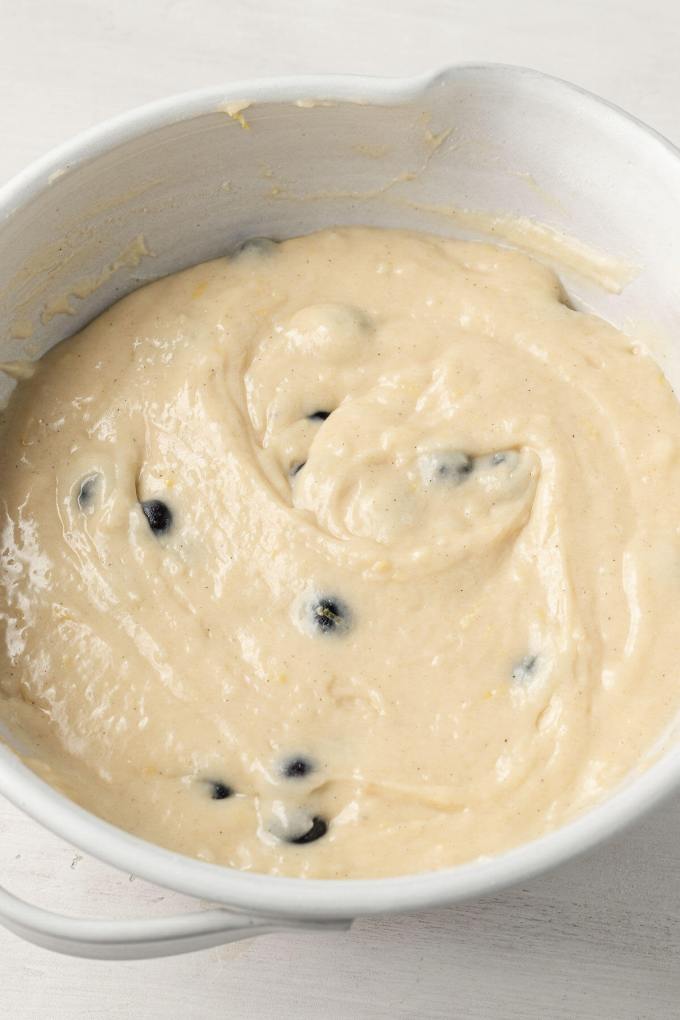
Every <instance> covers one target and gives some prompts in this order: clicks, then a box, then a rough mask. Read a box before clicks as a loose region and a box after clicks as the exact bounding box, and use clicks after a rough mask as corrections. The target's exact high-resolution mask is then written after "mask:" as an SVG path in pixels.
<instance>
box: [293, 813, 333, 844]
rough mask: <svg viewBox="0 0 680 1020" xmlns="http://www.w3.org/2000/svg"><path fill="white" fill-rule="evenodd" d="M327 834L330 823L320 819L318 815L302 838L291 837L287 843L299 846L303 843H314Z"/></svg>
mask: <svg viewBox="0 0 680 1020" xmlns="http://www.w3.org/2000/svg"><path fill="white" fill-rule="evenodd" d="M327 832H328V823H327V822H325V821H324V820H323V818H319V816H318V815H315V816H314V818H312V824H311V825H310V827H309V828H308V829H307V831H306V832H303V833H302V835H301V836H289V837H288V839H287V842H288V843H295V844H297V845H298V846H299V845H301V844H302V843H313V842H314V841H315V840H317V839H321V837H322V836H325V835H326V833H327Z"/></svg>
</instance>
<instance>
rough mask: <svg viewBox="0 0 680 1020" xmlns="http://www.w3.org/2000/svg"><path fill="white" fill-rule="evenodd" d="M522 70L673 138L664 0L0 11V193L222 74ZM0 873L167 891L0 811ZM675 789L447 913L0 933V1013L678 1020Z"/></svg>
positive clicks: (118, 899)
mask: <svg viewBox="0 0 680 1020" xmlns="http://www.w3.org/2000/svg"><path fill="white" fill-rule="evenodd" d="M470 60H492V61H501V62H506V63H519V64H527V65H531V66H534V67H538V68H540V69H542V70H546V71H550V72H552V73H553V74H556V75H559V76H562V77H565V78H568V79H571V80H573V81H576V82H579V83H580V84H582V85H584V86H586V87H587V88H590V89H592V90H594V91H596V92H599V93H600V94H602V95H604V96H607V97H608V98H610V99H612V100H614V101H615V102H617V103H619V104H621V105H622V106H624V107H626V108H628V109H629V110H630V111H632V112H633V113H635V114H637V115H638V116H639V117H641V118H642V119H643V120H646V121H648V122H649V123H651V124H653V125H654V126H655V127H657V128H659V129H660V130H661V131H663V132H664V133H666V134H667V135H668V136H669V137H670V138H672V139H673V140H675V141H676V142H680V4H679V3H678V0H450V2H445V0H361V2H354V0H110V2H102V0H0V183H2V182H3V181H4V180H5V179H6V178H7V177H9V176H10V175H11V174H12V173H14V172H15V171H17V170H19V169H20V168H21V167H23V166H24V165H25V164H26V163H27V162H28V161H29V160H31V159H33V158H34V157H35V156H38V155H39V154H41V153H43V152H44V151H45V150H46V149H48V148H49V147H51V146H52V145H55V144H56V143H58V142H59V141H61V140H62V139H64V138H66V137H68V136H70V135H71V134H73V133H74V132H76V131H79V130H80V129H82V128H86V127H89V126H90V125H92V124H94V123H96V122H97V121H100V120H102V119H103V118H105V117H109V116H110V115H112V114H115V113H118V112H120V111H122V110H125V109H127V108H129V107H131V106H135V105H138V104H140V103H144V102H147V101H148V100H151V99H155V98H156V97H159V96H162V95H165V94H169V93H172V92H178V91H183V90H186V89H191V88H195V87H199V86H202V85H208V84H211V85H213V84H219V83H222V82H225V81H228V80H230V79H233V78H239V77H248V76H251V77H252V76H260V75H267V74H277V73H286V72H311V73H316V72H343V71H351V72H358V73H364V74H370V73H376V74H379V73H383V74H392V75H394V74H406V73H415V72H420V71H425V70H427V69H430V68H434V67H440V66H443V65H444V64H446V63H448V62H455V61H470ZM0 879H1V881H2V882H3V884H7V885H8V886H9V887H10V888H12V889H14V890H17V891H18V892H19V893H21V894H23V895H25V896H27V897H30V898H32V899H34V900H35V901H36V902H39V903H41V904H44V905H47V906H50V907H53V908H61V909H63V910H65V911H72V912H74V913H81V914H89V915H101V916H109V917H123V916H147V915H150V914H152V913H154V914H158V915H160V914H162V913H166V912H173V911H175V910H178V909H179V910H182V909H186V907H187V906H188V903H187V901H186V900H184V899H183V898H182V897H179V896H174V895H171V894H168V893H165V892H164V891H163V890H159V889H155V888H153V887H152V886H149V885H147V884H145V883H143V882H142V881H140V880H139V879H135V878H134V876H128V875H120V874H118V873H116V872H113V871H112V870H111V869H109V868H106V867H104V866H103V865H100V864H97V863H96V862H94V861H91V860H87V859H82V858H81V857H80V855H78V854H77V853H76V851H75V850H74V849H73V848H72V847H69V846H67V845H66V844H64V843H62V842H61V841H60V840H57V839H56V838H54V837H50V836H47V835H46V834H45V833H43V832H42V831H41V830H40V829H39V827H38V826H36V825H35V824H34V823H32V822H30V821H28V819H26V818H24V817H23V816H22V815H21V814H20V813H19V812H17V811H15V810H14V809H12V808H10V807H9V806H7V805H5V804H0ZM679 958H680V797H679V798H678V799H677V800H676V801H675V803H671V804H670V805H668V806H666V808H665V809H664V810H663V811H661V812H659V813H657V814H656V815H655V816H654V817H652V818H651V819H648V820H647V821H645V822H644V823H643V824H641V825H640V826H639V827H638V828H637V829H635V830H634V831H632V832H631V833H629V834H627V835H626V836H624V837H623V838H621V839H619V840H618V841H616V842H615V843H613V844H610V845H609V846H607V847H605V848H602V849H601V850H599V851H598V852H596V853H595V854H593V855H592V856H591V857H590V858H589V859H587V860H584V861H580V862H577V863H575V864H572V865H570V866H568V867H565V868H563V869H561V870H560V871H558V872H556V873H554V874H552V875H550V876H547V877H545V878H542V879H539V880H536V881H534V882H532V883H530V884H529V885H527V887H526V888H519V889H515V890H512V891H510V892H507V893H504V894H502V895H498V896H494V897H492V898H489V899H486V900H484V901H481V902H477V903H474V904H470V905H467V906H464V907H462V908H455V909H442V910H438V911H432V912H428V913H421V914H418V915H413V916H408V917H395V918H391V919H388V920H372V921H363V922H359V923H358V924H357V925H356V926H355V928H354V929H353V930H352V931H351V932H349V933H347V934H333V935H328V936H325V937H323V938H318V937H314V936H304V935H297V936H289V935H274V936H269V937H266V938H263V939H260V940H254V941H251V942H247V943H237V944H234V945H232V946H228V947H225V948H222V949H217V950H211V951H209V952H206V953H201V954H197V955H194V956H189V957H184V958H179V959H170V960H160V961H151V962H140V963H98V962H86V961H78V960H72V959H68V958H65V957H57V956H53V955H51V954H49V953H47V952H45V951H43V950H41V949H37V948H34V947H32V946H29V945H27V944H24V943H22V942H21V941H19V940H18V939H16V938H15V937H14V936H12V935H10V934H8V933H6V932H4V931H3V930H1V929H0V1017H1V1018H3V1020H5V1018H6V1020H77V1018H87V1020H96V1018H100V1017H101V1018H107V1020H109V1018H111V1020H117V1018H128V1017H129V1018H134V1020H156V1018H158V1020H161V1018H162V1020H176V1018H177V1020H203V1018H213V1017H222V1016H224V1017H230V1018H257V1020H268V1018H277V1020H278V1018H281V1017H284V1018H285V1017H295V1018H296V1020H298V1018H299V1020H305V1018H310V1020H311V1018H313V1020H319V1018H323V1020H326V1018H352V1020H354V1018H377V1017H386V1018H387V1017H390V1018H392V1017H409V1018H414V1020H416V1018H418V1020H420V1018H428V1017H447V1018H449V1017H451V1018H459V1017H460V1018H471V1020H492V1018H499V1020H515V1018H516V1020H539V1018H540V1020H561V1018H565V1020H572V1018H584V1020H627V1018H631V1020H632V1018H648V1017H649V1018H654V1020H667V1018H671V1017H680V959H679Z"/></svg>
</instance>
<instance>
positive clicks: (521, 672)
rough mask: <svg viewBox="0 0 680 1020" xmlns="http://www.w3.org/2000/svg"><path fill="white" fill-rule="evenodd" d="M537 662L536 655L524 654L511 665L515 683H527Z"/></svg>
mask: <svg viewBox="0 0 680 1020" xmlns="http://www.w3.org/2000/svg"><path fill="white" fill-rule="evenodd" d="M537 663H538V656H537V655H525V656H524V658H523V659H520V660H519V662H516V663H515V665H514V666H513V667H512V679H513V680H514V681H515V683H520V684H521V683H527V682H528V681H529V680H531V678H532V677H533V675H534V672H535V670H536V665H537Z"/></svg>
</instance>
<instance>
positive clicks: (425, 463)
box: [0, 229, 680, 877]
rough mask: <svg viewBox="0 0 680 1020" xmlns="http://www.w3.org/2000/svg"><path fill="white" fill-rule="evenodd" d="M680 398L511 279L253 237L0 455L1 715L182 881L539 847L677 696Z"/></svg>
mask: <svg viewBox="0 0 680 1020" xmlns="http://www.w3.org/2000/svg"><path fill="white" fill-rule="evenodd" d="M679 452H680V407H679V405H678V403H677V401H676V399H675V397H674V396H673V394H672V392H671V390H670V388H669V387H668V385H667V383H666V382H665V380H664V378H663V376H662V374H661V372H660V370H659V369H658V367H657V366H656V365H655V363H654V362H653V361H652V360H651V359H650V358H649V357H648V356H647V355H646V354H644V352H642V351H640V350H639V349H638V348H636V347H635V346H634V345H633V343H632V342H631V341H630V340H629V339H628V338H626V337H625V336H623V335H621V334H620V333H618V332H617V331H615V330H614V329H613V328H612V327H610V326H608V325H606V324H605V323H603V322H601V321H600V320H598V319H595V318H593V317H589V316H586V315H583V314H581V313H578V312H575V311H573V310H571V309H570V308H569V307H568V306H567V305H566V303H565V301H564V298H563V295H562V292H561V289H560V286H559V283H558V281H557V279H556V277H555V276H554V275H553V273H552V272H551V271H550V270H549V269H547V268H545V267H543V266H541V265H539V264H538V263H536V262H533V261H532V260H530V259H529V258H528V257H526V256H524V255H520V254H517V253H515V252H511V251H507V250H501V249H497V248H494V247H491V246H484V245H476V244H466V243H459V242H453V241H445V240H441V239H435V238H429V237H427V236H424V235H416V234H410V233H405V232H397V231H389V232H388V231H381V230H369V229H343V230H337V231H326V232H322V233H319V234H316V235H312V236H310V237H305V238H298V239H294V240H291V241H287V242H285V243H282V244H278V245H276V244H273V243H271V242H255V243H252V242H251V243H250V244H247V245H246V246H245V247H244V248H243V249H242V250H241V251H240V252H239V253H237V254H236V255H234V256H232V257H230V258H225V259H219V260H217V261H215V262H212V263H207V264H204V265H200V266H196V267H194V268H192V269H190V270H188V271H186V272H184V273H181V274H178V275H176V276H174V277H169V278H167V279H165V280H161V281H159V282H158V283H155V284H153V285H151V286H148V287H145V288H144V289H142V290H140V291H138V292H136V293H135V294H133V295H132V296H130V297H128V298H126V299H125V300H123V301H121V302H120V303H119V304H117V305H116V306H114V307H113V308H111V309H109V310H108V311H107V312H106V313H104V314H103V315H102V316H101V317H100V318H99V319H98V320H96V321H95V322H93V323H92V324H91V325H90V326H89V327H87V329H85V330H84V331H83V332H82V333H81V334H79V335H78V336H76V337H74V338H72V339H70V340H68V341H65V342H64V343H62V344H60V345H59V346H58V347H56V348H55V349H53V350H52V351H51V352H50V353H49V354H48V355H47V356H46V357H45V358H44V359H43V360H42V361H41V362H40V364H39V366H38V368H37V371H36V373H35V375H34V376H33V378H31V379H29V380H24V381H22V382H20V384H19V386H18V388H17V390H16V391H15V394H14V395H13V397H12V400H11V402H10V406H9V409H8V411H7V414H6V421H5V424H4V437H3V443H2V449H1V450H0V513H1V515H2V516H1V521H0V621H1V622H2V647H1V650H0V683H1V689H2V694H3V697H2V699H1V700H0V718H2V719H3V720H4V721H5V722H6V723H7V724H8V725H9V726H10V728H11V729H12V730H14V731H15V732H19V733H20V734H22V735H23V738H24V740H25V742H26V745H27V757H28V758H29V761H30V764H31V765H32V767H34V768H36V769H37V770H38V771H40V772H41V774H43V775H45V776H46V777H47V778H48V780H49V781H50V782H51V783H53V784H54V785H57V786H59V787H60V788H62V789H64V790H65V791H66V792H67V793H68V794H69V795H70V796H72V797H73V798H75V799H76V800H77V801H78V802H80V803H81V804H83V805H84V806H85V807H87V808H89V809H90V810H92V811H94V812H95V813H97V814H99V815H101V816H103V817H105V818H107V819H109V820H111V821H113V822H115V823H116V824H119V825H121V826H122V827H124V828H126V829H129V830H130V831H133V832H135V833H137V834H139V835H141V836H143V837H145V838H148V839H151V840H154V841H157V842H159V843H162V844H163V845H165V846H169V847H172V848H174V849H176V850H179V851H182V852H185V853H188V854H192V855H196V856H199V857H202V858H204V859H207V860H211V861H217V862H221V863H223V864H229V865H233V866H235V867H239V868H246V869H252V870H256V871H266V872H271V873H274V874H290V875H307V876H321V877H346V876H357V877H358V876H376V875H389V874H399V873H403V872H409V871H421V870H426V869H431V868H440V867H444V866H447V865H453V864H456V863H458V862H461V861H464V860H468V859H471V858H474V857H476V856H478V855H481V854H492V853H495V852H497V851H500V850H502V849H504V848H507V847H509V846H513V845H515V844H517V843H519V842H521V841H523V840H526V839H529V838H532V837H534V836H537V835H539V834H541V833H543V832H545V831H546V830H548V829H551V828H554V827H555V826H557V825H559V824H560V823H561V822H563V821H564V820H565V819H567V818H569V817H571V816H572V815H573V814H574V813H575V812H577V811H580V810H583V809H584V808H585V807H586V806H588V805H589V804H590V803H592V802H594V801H596V800H598V799H599V798H601V796H602V795H603V793H604V792H605V791H606V790H607V789H608V788H610V787H611V786H612V785H614V784H615V783H616V782H617V781H619V780H620V779H621V778H622V777H623V776H625V774H626V773H627V772H628V771H629V770H630V769H631V768H633V767H635V766H636V764H637V763H638V762H639V760H640V758H641V755H643V753H644V752H645V751H646V750H648V749H649V748H650V747H651V746H652V745H653V743H654V741H655V740H656V739H657V738H658V737H659V735H660V734H661V732H662V731H663V729H664V727H665V726H666V725H667V724H668V723H669V722H670V721H671V719H672V718H673V717H674V715H675V713H676V711H677V709H678V706H679V704H680V682H679V673H680V669H679V667H678V656H677V618H678V612H679V610H680V536H679V525H678V520H679V518H678V507H680V457H679Z"/></svg>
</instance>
